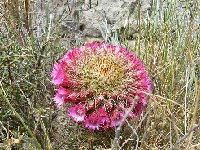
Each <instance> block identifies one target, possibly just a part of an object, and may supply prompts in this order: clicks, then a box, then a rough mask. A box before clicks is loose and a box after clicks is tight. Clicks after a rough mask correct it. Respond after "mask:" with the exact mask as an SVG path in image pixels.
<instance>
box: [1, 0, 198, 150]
mask: <svg viewBox="0 0 200 150" xmlns="http://www.w3.org/2000/svg"><path fill="white" fill-rule="evenodd" d="M159 2H160V1H155V3H158V4H159ZM5 3H6V2H4V3H2V4H1V8H2V9H4V11H1V20H0V21H1V22H2V26H1V33H0V68H1V70H0V126H1V127H0V149H1V148H3V149H9V148H16V149H22V147H27V149H41V148H40V147H42V149H52V148H54V149H56V148H57V145H54V144H55V142H54V144H53V141H55V139H53V138H54V132H55V129H54V128H53V127H52V126H53V125H52V124H53V121H54V120H55V118H57V117H58V115H57V114H58V112H57V109H56V108H55V107H54V105H53V102H52V97H53V95H54V91H53V90H54V87H53V86H52V85H51V83H50V72H51V69H52V67H53V64H54V63H55V62H56V61H57V60H58V59H59V58H60V57H61V56H62V55H63V54H64V53H65V51H66V48H65V47H64V46H63V44H62V38H61V37H60V36H58V35H56V34H53V30H56V29H57V27H54V28H53V29H52V28H51V27H50V25H49V22H50V17H49V11H48V6H46V14H47V17H46V19H45V21H46V22H45V27H44V28H45V33H44V34H42V35H41V37H40V38H38V37H37V36H36V34H34V32H32V31H31V28H32V17H34V16H31V15H30V14H31V13H29V12H30V11H31V10H32V9H33V7H31V4H30V3H29V1H28V0H26V5H22V4H21V3H20V2H18V3H17V1H16V3H12V4H11V5H9V7H5V5H4V4H5ZM177 4H178V1H171V5H169V7H167V8H163V9H162V10H159V11H158V8H157V7H154V11H153V15H152V17H151V18H148V19H146V20H143V19H141V18H142V17H141V16H140V9H138V17H137V19H138V29H139V30H138V31H139V33H138V34H137V35H136V36H134V39H133V40H130V38H129V37H127V36H126V35H128V32H129V30H126V31H125V32H123V33H122V32H118V33H115V32H112V31H111V29H109V28H108V26H107V25H106V23H105V24H104V25H102V28H101V31H102V35H103V37H104V41H106V42H111V43H113V44H120V45H124V46H126V47H128V48H129V49H130V50H132V51H133V52H135V53H136V54H137V56H138V57H139V58H140V59H141V60H142V62H143V63H144V64H145V68H146V69H147V70H148V73H149V75H150V77H151V80H152V86H153V92H152V93H151V94H149V103H148V108H147V109H146V110H145V112H144V113H143V116H142V121H139V120H137V119H136V120H134V121H133V122H131V123H130V124H133V127H134V129H135V130H136V132H137V135H138V137H139V141H140V143H139V145H140V149H156V148H157V149H173V148H174V149H180V148H182V149H195V148H196V149H198V148H199V147H200V142H199V141H200V131H199V128H200V127H198V128H195V127H196V126H199V124H200V118H199V116H200V109H199V108H200V100H199V98H200V65H199V64H200V46H199V45H200V38H199V33H200V32H199V30H200V29H199V26H198V24H199V22H198V21H199V20H198V15H199V13H200V11H199V5H200V4H199V3H198V1H194V3H193V7H190V5H191V4H190V1H186V2H185V3H184V4H185V8H184V10H183V11H182V12H179V10H178V9H176V5H177ZM14 6H21V11H24V12H26V13H24V14H22V13H21V11H19V10H18V9H17V8H18V7H14ZM155 6H156V5H155ZM158 6H163V5H162V3H160V5H158ZM20 15H22V17H24V18H25V20H24V19H22V17H20ZM23 15H24V16H23ZM23 24H25V26H23ZM58 25H59V24H58ZM107 31H110V33H111V34H109V35H108V33H107ZM81 43H84V41H83V42H80V41H75V42H74V43H71V42H70V41H68V42H67V45H68V46H67V48H70V47H72V45H80V44H81ZM132 43H133V44H132ZM130 45H131V46H130ZM54 123H55V122H54ZM139 125H141V126H139ZM58 126H60V125H58ZM137 126H138V127H137ZM76 128H77V126H75V127H74V130H76ZM131 130H132V129H131V127H129V126H128V127H127V128H125V129H123V131H122V132H121V136H122V139H121V140H119V143H120V144H119V146H124V147H123V148H122V149H131V147H135V145H136V136H135V135H134V134H132V131H131ZM78 131H80V134H77V135H74V137H73V135H70V137H73V138H74V139H73V140H72V141H74V140H75V141H76V142H77V143H76V144H77V145H80V143H81V140H80V139H85V141H86V142H88V143H89V142H90V140H88V139H91V138H88V137H91V136H92V137H93V138H94V139H96V140H94V141H97V140H101V139H102V138H104V139H105V142H103V143H104V144H102V142H99V143H100V145H101V147H105V148H110V147H111V145H110V142H111V140H113V138H114V137H113V136H106V137H104V136H105V135H104V134H103V133H102V135H101V136H100V135H98V134H92V135H91V133H89V132H87V133H86V134H82V132H86V131H83V130H82V129H81V130H78ZM78 131H77V132H78ZM83 136H85V137H83ZM126 139H130V140H129V141H126ZM59 140H60V142H62V141H65V139H59ZM69 140H70V139H69ZM87 140H88V141H87ZM108 141H109V142H108ZM82 142H83V141H82ZM124 142H127V143H124ZM123 143H124V145H123ZM73 144H74V143H73ZM68 147H70V146H68ZM57 149H58V148H57Z"/></svg>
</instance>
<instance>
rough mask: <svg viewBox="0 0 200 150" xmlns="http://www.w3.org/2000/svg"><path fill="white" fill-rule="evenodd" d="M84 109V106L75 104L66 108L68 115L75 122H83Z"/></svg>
mask: <svg viewBox="0 0 200 150" xmlns="http://www.w3.org/2000/svg"><path fill="white" fill-rule="evenodd" d="M85 113H86V109H85V106H84V105H81V104H76V105H73V106H70V107H69V108H68V115H69V116H70V117H72V118H73V119H74V120H75V121H76V122H83V121H84V120H85V116H86V114H85Z"/></svg>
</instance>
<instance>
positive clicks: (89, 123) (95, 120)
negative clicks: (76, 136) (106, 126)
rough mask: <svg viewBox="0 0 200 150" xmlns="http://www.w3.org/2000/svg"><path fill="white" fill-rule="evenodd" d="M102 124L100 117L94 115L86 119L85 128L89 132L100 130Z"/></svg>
mask: <svg viewBox="0 0 200 150" xmlns="http://www.w3.org/2000/svg"><path fill="white" fill-rule="evenodd" d="M100 124H101V122H100V120H99V116H98V115H97V114H96V113H93V114H91V115H88V116H87V117H86V120H85V126H86V127H87V128H88V129H89V130H99V128H100Z"/></svg>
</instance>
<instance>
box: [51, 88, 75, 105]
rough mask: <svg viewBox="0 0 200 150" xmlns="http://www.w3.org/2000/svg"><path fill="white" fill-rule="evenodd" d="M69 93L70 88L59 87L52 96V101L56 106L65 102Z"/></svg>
mask: <svg viewBox="0 0 200 150" xmlns="http://www.w3.org/2000/svg"><path fill="white" fill-rule="evenodd" d="M70 93H71V91H70V90H68V89H65V88H63V87H60V88H59V89H57V90H56V95H55V97H54V100H53V101H54V103H55V104H56V106H57V107H60V106H62V105H64V104H65V103H66V100H67V97H68V95H69V94H70Z"/></svg>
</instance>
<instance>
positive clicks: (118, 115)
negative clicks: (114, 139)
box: [110, 110, 124, 127]
mask: <svg viewBox="0 0 200 150" xmlns="http://www.w3.org/2000/svg"><path fill="white" fill-rule="evenodd" d="M110 118H111V124H110V127H117V126H119V125H120V123H121V121H122V119H123V118H124V114H123V113H122V112H120V111H118V110H114V111H113V112H112V113H111V115H110Z"/></svg>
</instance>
